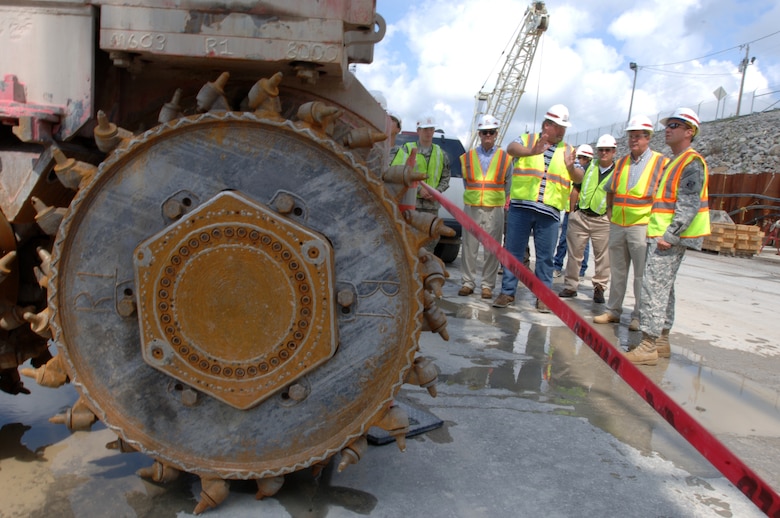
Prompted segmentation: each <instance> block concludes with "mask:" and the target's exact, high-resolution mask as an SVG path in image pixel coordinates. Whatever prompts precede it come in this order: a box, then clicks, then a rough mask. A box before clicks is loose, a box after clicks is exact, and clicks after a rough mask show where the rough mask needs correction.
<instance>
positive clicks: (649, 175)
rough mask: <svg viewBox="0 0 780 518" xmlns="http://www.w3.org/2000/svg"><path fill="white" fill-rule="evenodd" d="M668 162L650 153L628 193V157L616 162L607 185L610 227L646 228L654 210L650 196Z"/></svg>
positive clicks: (659, 155) (661, 156) (629, 156)
mask: <svg viewBox="0 0 780 518" xmlns="http://www.w3.org/2000/svg"><path fill="white" fill-rule="evenodd" d="M667 161H668V158H666V157H665V156H663V155H662V154H661V153H659V152H657V151H652V152H651V154H650V158H649V160H648V161H647V164H645V169H644V171H642V176H641V177H640V178H639V181H638V182H637V183H636V185H634V186H633V187H632V188H631V190H629V189H628V178H629V170H630V167H631V155H630V154H629V155H626V156H624V157H623V158H621V159H620V160H618V161H617V163H616V164H615V170H614V171H613V173H612V181H611V182H610V190H611V191H612V192H613V193H614V197H613V199H612V223H614V224H616V225H620V226H621V227H630V226H633V225H647V223H648V222H649V221H650V212H651V210H652V209H653V194H654V193H655V190H656V187H657V186H658V180H659V179H660V178H661V174H662V173H663V170H664V167H665V166H666V163H667Z"/></svg>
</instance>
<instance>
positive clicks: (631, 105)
mask: <svg viewBox="0 0 780 518" xmlns="http://www.w3.org/2000/svg"><path fill="white" fill-rule="evenodd" d="M628 68H630V69H631V70H633V71H634V86H632V87H631V102H630V103H629V105H628V119H627V120H626V122H629V121H630V120H631V110H632V109H633V107H634V90H636V71H637V69H639V67H638V66H637V65H636V63H634V62H633V61H632V62H631V63H629V64H628Z"/></svg>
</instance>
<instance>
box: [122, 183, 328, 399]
mask: <svg viewBox="0 0 780 518" xmlns="http://www.w3.org/2000/svg"><path fill="white" fill-rule="evenodd" d="M334 274H335V272H334V271H333V250H332V248H331V246H330V244H329V242H328V240H327V239H326V238H325V237H324V236H320V235H317V234H315V233H313V232H310V231H308V230H307V229H306V228H305V227H303V226H301V225H299V224H297V223H295V222H294V221H292V220H288V219H287V218H285V217H283V216H282V215H281V214H277V213H276V212H273V211H271V210H269V209H266V208H264V207H263V206H262V205H259V204H256V203H253V202H252V201H251V200H248V199H245V198H243V197H241V196H240V195H238V194H236V193H234V192H232V191H225V192H222V193H220V194H218V195H217V196H215V197H214V199H213V200H209V201H207V202H205V203H203V204H202V205H201V206H199V207H197V208H196V209H195V210H193V211H192V212H189V213H188V214H187V216H186V217H185V218H182V219H181V220H179V221H177V222H175V223H173V224H171V225H170V226H169V227H168V228H166V229H164V230H163V231H162V232H161V233H159V234H158V235H156V236H153V237H151V238H150V239H149V240H147V241H146V242H143V243H141V244H140V245H138V248H136V251H135V279H136V290H137V292H138V294H139V298H140V302H139V308H138V309H139V312H140V314H139V320H140V323H141V328H142V334H141V339H142V351H143V355H144V359H145V361H146V363H147V364H149V365H150V366H152V367H154V368H157V369H159V370H160V371H162V372H164V373H167V374H168V375H170V376H172V377H174V378H176V379H178V380H180V381H182V382H184V383H186V384H188V385H189V386H192V387H194V388H196V389H198V390H200V391H202V392H204V393H206V394H208V395H210V396H212V397H215V398H217V399H219V400H221V401H223V402H225V403H227V404H229V405H231V406H233V407H235V408H239V409H247V408H250V407H252V406H254V405H256V404H257V403H259V402H260V401H263V400H265V399H267V398H268V397H269V396H271V395H273V394H274V393H276V392H278V391H279V390H280V389H282V388H284V387H285V386H286V385H290V384H292V383H294V382H295V380H296V379H298V378H300V377H302V376H304V375H306V374H307V373H308V372H310V371H312V370H313V369H314V368H316V367H318V366H319V365H321V364H322V363H324V362H325V361H326V360H328V359H329V358H331V357H332V356H333V354H334V353H335V352H336V346H337V345H338V341H337V340H338V334H337V331H338V330H337V327H336V313H335V307H336V305H335V304H333V301H334V299H335V293H334V281H335V275H334Z"/></svg>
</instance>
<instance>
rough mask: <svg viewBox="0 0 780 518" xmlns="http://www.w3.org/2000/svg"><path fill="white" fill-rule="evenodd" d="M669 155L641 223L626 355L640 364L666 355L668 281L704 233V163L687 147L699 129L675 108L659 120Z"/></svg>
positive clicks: (670, 303)
mask: <svg viewBox="0 0 780 518" xmlns="http://www.w3.org/2000/svg"><path fill="white" fill-rule="evenodd" d="M661 124H663V125H664V127H665V128H666V131H665V135H664V136H665V141H666V145H667V146H669V147H670V148H671V150H672V159H671V160H670V161H669V163H668V164H667V165H666V167H665V169H664V172H663V175H662V176H661V180H660V182H659V183H658V188H657V190H656V191H655V197H654V198H653V209H652V212H651V214H650V222H649V223H648V225H647V243H648V244H647V262H646V264H645V275H644V278H643V280H642V305H641V306H640V311H639V315H640V329H641V330H642V341H641V342H640V343H639V346H638V347H636V348H635V349H633V350H632V351H629V352H628V353H626V358H627V359H628V360H629V361H631V362H632V363H636V364H640V365H655V364H656V363H657V362H658V357H659V356H660V357H665V358H668V357H669V356H670V355H671V348H670V345H669V330H670V329H671V328H672V324H673V323H674V281H675V279H676V277H677V270H678V269H679V268H680V263H682V260H683V256H684V255H685V250H686V249H688V248H692V249H694V250H701V245H702V243H703V241H704V236H707V235H709V234H710V212H709V208H708V203H709V202H708V199H707V179H708V171H707V162H705V161H704V157H702V156H701V155H700V154H699V153H698V152H696V151H694V150H693V148H691V143H692V142H693V139H694V138H695V137H696V135H697V134H698V132H699V116H698V115H697V114H696V112H694V111H693V110H691V109H689V108H678V109H676V110H675V111H674V112H673V113H672V114H671V115H670V116H669V117H666V118H664V119H661Z"/></svg>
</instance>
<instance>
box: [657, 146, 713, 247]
mask: <svg viewBox="0 0 780 518" xmlns="http://www.w3.org/2000/svg"><path fill="white" fill-rule="evenodd" d="M694 160H700V161H701V164H702V167H704V183H703V185H702V187H701V193H700V194H699V200H700V204H699V212H698V213H697V214H696V216H694V218H693V221H691V224H690V225H688V228H686V229H685V230H683V232H682V233H681V234H680V238H681V239H685V238H689V239H691V238H697V237H702V236H708V235H709V234H710V209H709V205H708V193H707V180H708V178H709V171H708V169H707V162H705V161H704V158H702V156H701V155H700V154H699V153H697V152H696V151H694V150H693V149H688V150H686V151H683V152H682V153H681V154H680V156H678V157H677V158H675V159H674V160H672V161H671V162H670V163H669V165H668V166H667V167H666V170H665V171H664V174H663V176H662V177H661V182H660V183H659V184H658V191H657V192H656V195H655V199H654V201H653V213H652V214H651V215H650V223H649V224H648V225H647V236H648V237H661V236H663V235H664V232H666V229H667V228H668V227H669V225H671V223H672V219H673V218H674V206H675V203H676V202H677V188H678V186H679V184H680V178H682V172H683V169H685V167H686V166H687V165H688V164H690V163H691V162H693V161H694Z"/></svg>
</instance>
